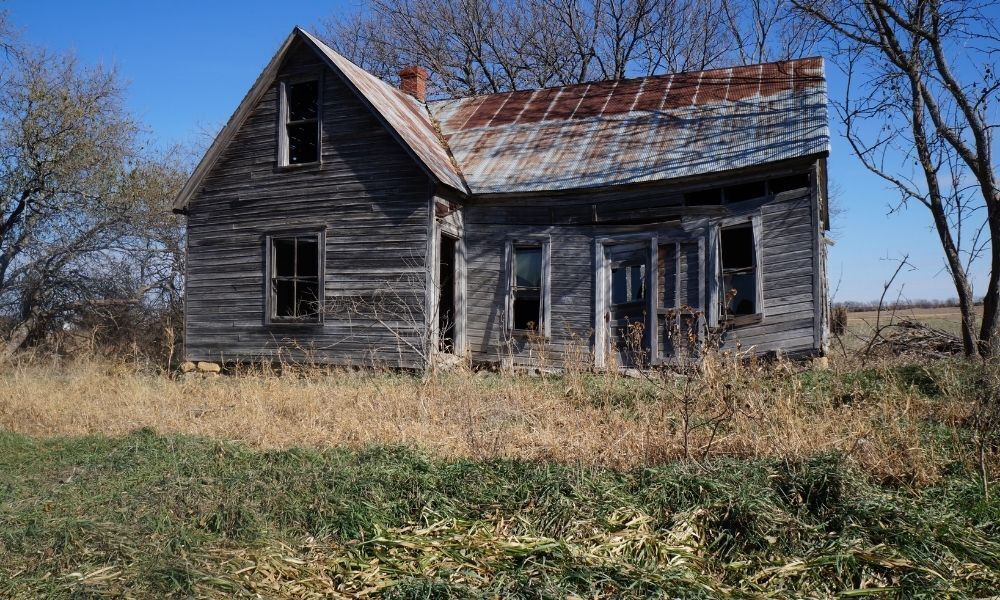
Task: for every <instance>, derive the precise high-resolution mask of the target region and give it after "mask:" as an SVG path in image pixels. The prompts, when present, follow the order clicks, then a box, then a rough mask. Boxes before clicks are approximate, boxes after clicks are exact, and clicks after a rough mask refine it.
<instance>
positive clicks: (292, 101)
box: [285, 81, 319, 165]
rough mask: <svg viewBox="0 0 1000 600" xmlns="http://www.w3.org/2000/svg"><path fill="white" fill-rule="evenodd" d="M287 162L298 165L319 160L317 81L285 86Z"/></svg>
mask: <svg viewBox="0 0 1000 600" xmlns="http://www.w3.org/2000/svg"><path fill="white" fill-rule="evenodd" d="M285 105H286V120H285V138H286V143H287V156H286V157H285V160H286V164H289V165H299V164H308V163H313V162H317V161H318V160H319V81H302V82H298V83H289V84H287V85H286V86H285Z"/></svg>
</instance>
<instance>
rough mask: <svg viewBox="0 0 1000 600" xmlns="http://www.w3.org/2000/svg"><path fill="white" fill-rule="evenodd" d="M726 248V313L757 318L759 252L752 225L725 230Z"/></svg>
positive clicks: (723, 238)
mask: <svg viewBox="0 0 1000 600" xmlns="http://www.w3.org/2000/svg"><path fill="white" fill-rule="evenodd" d="M721 245H722V292H723V295H722V297H721V301H722V314H723V315H753V314H757V313H758V312H760V310H759V307H758V306H757V305H756V304H757V258H756V257H757V252H756V246H755V241H754V235H753V227H752V226H751V225H750V224H747V225H740V226H737V227H725V228H723V229H722V232H721Z"/></svg>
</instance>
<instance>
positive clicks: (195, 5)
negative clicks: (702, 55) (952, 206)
mask: <svg viewBox="0 0 1000 600" xmlns="http://www.w3.org/2000/svg"><path fill="white" fill-rule="evenodd" d="M2 6H4V7H6V9H7V10H8V11H9V13H10V18H11V21H12V24H13V25H14V27H15V28H17V29H18V30H19V32H20V34H21V38H22V40H23V41H24V42H27V43H29V44H32V45H37V46H43V47H46V48H49V49H52V50H58V51H71V52H74V53H75V54H76V55H77V56H78V57H79V58H80V59H81V60H82V61H83V62H86V63H89V64H103V65H105V66H112V65H113V66H115V67H116V68H117V69H118V71H119V73H120V74H121V76H122V78H123V79H124V80H125V81H126V82H127V84H128V92H127V97H128V106H129V108H130V109H131V110H132V112H133V114H135V115H136V116H137V117H138V118H139V119H141V120H142V121H143V122H144V123H145V124H146V126H147V127H148V128H149V130H150V131H151V133H152V135H153V136H154V139H156V140H157V141H158V142H159V143H160V144H162V145H163V146H169V145H171V144H174V143H201V144H202V145H204V141H203V140H204V136H205V135H206V132H212V131H215V130H217V128H218V127H219V126H221V125H222V124H223V123H225V121H226V120H227V119H228V118H229V115H230V114H231V113H232V111H233V110H234V109H235V108H236V106H237V105H238V104H239V101H240V100H241V99H242V98H243V95H244V94H245V93H246V91H247V89H249V87H250V85H251V84H252V83H253V81H254V79H256V77H257V75H258V74H259V72H260V70H261V69H263V67H264V66H265V65H266V64H267V61H268V60H269V59H270V57H271V56H272V54H273V53H274V51H275V50H276V49H277V47H278V45H279V44H280V43H281V42H282V40H284V38H285V36H287V35H288V33H289V32H290V31H291V29H292V27H293V26H295V25H300V26H302V27H305V28H306V29H310V30H315V29H317V28H319V27H320V21H321V20H322V19H324V18H327V17H329V16H331V15H333V14H334V13H335V12H336V11H352V10H354V7H355V6H356V4H355V3H354V2H352V1H351V0H346V1H339V2H337V1H331V0H324V1H319V0H296V1H294V2H283V3H275V2H274V1H273V0H272V1H268V2H264V1H259V0H245V1H241V2H216V1H214V0H203V1H201V2H192V1H189V0H172V1H170V2H134V1H133V2H125V1H114V2H113V1H97V0H92V1H90V2H69V1H66V2H43V1H40V0H9V1H8V2H5V3H4V4H3V5H2ZM827 76H828V78H829V87H830V94H831V96H839V95H841V94H842V93H843V87H842V79H841V77H840V76H839V74H838V73H837V72H836V69H835V68H834V67H832V65H829V64H828V73H827ZM830 125H831V128H832V130H833V139H832V154H831V157H830V161H829V165H830V180H831V182H832V183H834V184H836V186H837V187H839V190H840V194H839V199H838V202H839V206H840V208H841V209H842V213H841V214H840V216H839V219H838V220H837V221H835V222H834V238H835V239H836V244H835V245H834V246H833V248H832V249H831V251H830V262H829V274H830V285H831V289H836V292H837V293H836V300H871V299H877V298H878V296H879V294H880V293H881V291H882V284H883V282H884V281H885V280H886V279H887V278H888V277H889V276H890V275H891V274H892V271H893V270H894V269H895V267H896V263H895V262H893V259H897V258H899V257H900V256H902V255H903V254H909V256H910V262H911V263H913V265H914V266H915V267H916V270H914V271H911V272H907V273H904V274H903V275H902V276H901V278H900V280H899V281H900V283H902V285H903V294H904V296H905V297H907V298H910V299H916V298H948V297H952V296H954V295H955V294H954V290H953V288H952V287H951V282H950V278H949V276H948V274H947V272H945V271H944V269H943V264H944V263H943V255H942V252H941V249H940V244H939V243H938V241H937V237H936V235H935V234H934V232H933V229H932V228H931V225H930V219H929V217H928V215H927V214H926V209H924V208H923V207H922V206H918V205H913V206H911V207H910V208H908V209H906V210H904V211H902V212H901V213H896V214H893V215H888V214H887V213H888V211H889V207H890V205H892V204H894V201H895V200H896V196H895V195H894V193H893V192H891V191H889V190H887V189H886V186H885V185H884V184H883V183H882V182H881V181H880V180H878V179H877V178H875V177H874V176H873V175H871V174H869V173H868V172H867V171H865V170H864V168H863V167H862V166H861V165H860V163H859V162H858V161H857V159H855V158H854V157H853V156H851V153H850V148H849V147H848V146H847V143H846V142H845V141H844V140H843V139H842V138H841V137H840V133H839V127H838V126H837V123H836V121H835V119H833V118H831V122H830ZM987 274H988V271H987V270H986V268H985V266H983V267H981V268H979V269H978V270H977V272H976V273H974V283H975V284H978V285H977V286H976V287H977V288H979V287H981V286H984V285H985V278H986V276H987Z"/></svg>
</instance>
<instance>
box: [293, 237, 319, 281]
mask: <svg viewBox="0 0 1000 600" xmlns="http://www.w3.org/2000/svg"><path fill="white" fill-rule="evenodd" d="M298 245H299V262H298V272H297V275H298V276H299V277H316V276H318V275H319V273H318V266H319V256H318V252H317V251H318V249H319V245H318V244H317V243H316V238H314V237H300V238H298Z"/></svg>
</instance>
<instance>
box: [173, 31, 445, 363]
mask: <svg viewBox="0 0 1000 600" xmlns="http://www.w3.org/2000/svg"><path fill="white" fill-rule="evenodd" d="M309 72H315V73H320V72H323V76H322V82H323V86H322V89H323V91H322V164H321V165H320V166H303V167H292V168H286V169H278V168H277V163H276V157H277V127H278V92H277V86H276V85H272V87H271V89H270V90H269V91H268V92H267V94H266V95H265V96H264V98H263V99H262V100H261V101H260V102H259V103H258V105H257V107H256V108H255V110H254V111H253V113H252V114H251V115H250V116H249V118H248V119H247V121H246V122H245V123H244V124H243V126H242V127H241V129H240V131H239V132H238V134H237V135H236V137H235V139H234V140H233V142H232V143H231V144H230V146H229V147H228V149H226V151H225V152H224V154H223V155H222V157H221V159H220V160H219V161H218V163H217V164H216V166H215V168H214V170H213V171H212V172H211V173H210V174H209V176H208V177H207V178H206V180H205V183H204V186H203V187H202V189H201V190H199V192H198V193H197V194H196V196H195V197H194V198H193V200H192V201H191V203H190V204H189V207H188V266H187V288H186V293H187V300H186V302H187V307H186V308H187V310H186V335H187V338H186V354H187V357H188V358H189V359H193V360H238V359H251V358H256V357H261V356H271V357H273V356H276V355H278V354H279V352H291V353H292V354H295V355H301V353H302V352H301V351H305V352H306V353H308V354H309V355H310V357H312V358H315V359H316V360H320V361H324V362H333V363H354V364H371V363H372V362H373V361H375V362H384V363H388V364H391V365H417V364H420V361H421V356H420V354H421V350H420V349H421V347H422V344H423V339H424V337H425V336H424V313H425V311H424V302H425V300H424V298H425V287H426V279H425V274H426V270H425V266H426V262H425V255H426V253H427V230H428V224H429V214H430V213H429V206H430V205H429V202H430V201H429V197H430V194H431V186H430V182H429V179H428V177H427V176H426V175H425V173H424V172H423V171H422V170H421V169H420V167H419V166H418V165H417V164H416V163H415V162H414V161H413V160H412V158H411V157H410V156H409V155H408V154H407V153H406V151H405V150H404V149H403V148H402V147H401V146H400V145H399V143H398V142H397V141H396V139H394V138H393V137H392V135H391V134H390V132H389V131H387V130H386V129H385V128H384V127H383V125H382V124H381V123H380V122H379V121H378V120H377V118H376V117H375V116H374V115H373V114H372V113H371V112H370V111H369V110H368V108H367V107H366V106H365V105H363V104H362V103H361V101H360V100H359V99H358V98H357V97H356V96H355V95H354V94H353V92H352V91H351V90H350V89H348V88H347V86H346V85H345V84H344V83H343V81H342V80H341V79H340V77H339V76H337V74H335V73H334V72H332V71H327V70H326V67H325V65H324V64H323V63H322V62H321V60H320V58H319V57H318V56H316V55H315V54H314V53H313V52H312V51H311V50H309V49H308V48H305V47H302V46H300V47H299V48H298V49H293V50H292V51H291V53H290V54H289V57H288V59H287V60H286V62H285V64H284V65H283V66H282V68H281V76H282V77H284V76H294V75H296V74H301V73H309ZM299 229H306V230H316V229H322V230H324V231H325V232H326V245H325V256H326V258H325V280H326V282H325V294H326V314H325V321H324V322H323V323H322V324H315V325H277V324H275V325H269V326H266V325H265V324H264V311H265V301H264V294H265V288H266V282H265V274H264V239H265V236H266V235H268V234H272V233H280V232H282V231H294V230H299ZM376 308H377V309H378V310H376ZM296 349H300V351H297V350H296Z"/></svg>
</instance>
